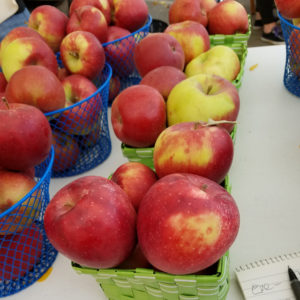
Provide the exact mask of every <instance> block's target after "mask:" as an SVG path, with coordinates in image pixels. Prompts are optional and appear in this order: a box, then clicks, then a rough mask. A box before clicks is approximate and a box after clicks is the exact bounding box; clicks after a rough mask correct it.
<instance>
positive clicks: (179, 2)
mask: <svg viewBox="0 0 300 300" xmlns="http://www.w3.org/2000/svg"><path fill="white" fill-rule="evenodd" d="M187 20H190V21H195V22H198V23H200V24H202V25H203V26H204V27H206V26H207V15H206V11H205V10H204V8H203V7H202V4H201V1H200V0H174V2H173V3H172V4H171V6H170V9H169V24H174V23H179V22H183V21H187Z"/></svg>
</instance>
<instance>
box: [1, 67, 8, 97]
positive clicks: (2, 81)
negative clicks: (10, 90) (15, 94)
mask: <svg viewBox="0 0 300 300" xmlns="http://www.w3.org/2000/svg"><path fill="white" fill-rule="evenodd" d="M6 86H7V80H6V79H5V76H4V74H3V72H0V93H4V92H5V89H6ZM0 101H2V100H0Z"/></svg>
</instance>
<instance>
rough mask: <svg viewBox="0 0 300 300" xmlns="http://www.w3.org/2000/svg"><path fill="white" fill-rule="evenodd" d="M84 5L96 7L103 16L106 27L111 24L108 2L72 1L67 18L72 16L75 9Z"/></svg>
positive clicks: (106, 0) (94, 0) (93, 0)
mask: <svg viewBox="0 0 300 300" xmlns="http://www.w3.org/2000/svg"><path fill="white" fill-rule="evenodd" d="M85 5H91V6H94V7H97V8H98V9H99V10H100V11H101V12H102V13H103V14H104V16H105V19H106V23H107V25H109V24H110V23H111V6H110V3H109V1H108V0H72V2H71V5H70V8H69V16H71V15H72V13H73V12H74V10H75V9H77V8H79V7H81V6H85Z"/></svg>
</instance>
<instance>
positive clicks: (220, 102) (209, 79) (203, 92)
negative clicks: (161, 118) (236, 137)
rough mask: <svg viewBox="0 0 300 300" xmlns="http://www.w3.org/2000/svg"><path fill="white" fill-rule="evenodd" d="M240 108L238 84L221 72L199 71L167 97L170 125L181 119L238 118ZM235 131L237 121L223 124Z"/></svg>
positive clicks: (206, 120)
mask: <svg viewBox="0 0 300 300" xmlns="http://www.w3.org/2000/svg"><path fill="white" fill-rule="evenodd" d="M239 108H240V98H239V93H238V90H237V88H236V87H235V86H234V85H233V84H232V83H231V82H230V81H229V80H227V79H225V78H222V77H220V76H217V75H210V74H198V75H195V76H192V77H189V78H187V79H185V80H183V81H181V82H179V83H178V84H177V85H176V86H175V87H174V88H173V89H172V91H171V93H170V95H169V97H168V100H167V120H168V126H171V125H174V124H177V123H181V122H197V121H200V122H201V121H202V122H208V121H209V120H210V119H213V120H215V121H220V120H227V121H233V122H234V121H236V119H237V116H238V112H239ZM219 126H221V127H224V128H225V129H227V130H228V132H231V131H232V129H233V127H234V123H227V122H225V123H224V124H220V125H219Z"/></svg>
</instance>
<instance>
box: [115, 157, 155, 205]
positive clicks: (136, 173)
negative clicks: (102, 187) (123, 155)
mask: <svg viewBox="0 0 300 300" xmlns="http://www.w3.org/2000/svg"><path fill="white" fill-rule="evenodd" d="M111 180H112V181H113V182H115V183H117V184H118V185H119V186H120V187H121V188H122V189H123V190H124V191H125V192H126V194H127V195H128V197H129V200H130V201H131V203H132V205H133V206H134V208H135V209H136V210H138V207H139V204H140V202H141V201H142V199H143V197H144V195H145V194H146V192H147V191H148V190H149V188H150V187H151V186H152V185H153V184H154V183H155V182H156V180H157V176H156V174H155V172H154V171H153V170H152V169H151V168H149V167H148V166H146V165H144V164H142V163H140V162H126V163H124V164H122V165H121V166H119V167H118V168H117V169H116V170H115V171H114V173H113V174H112V176H111Z"/></svg>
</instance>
